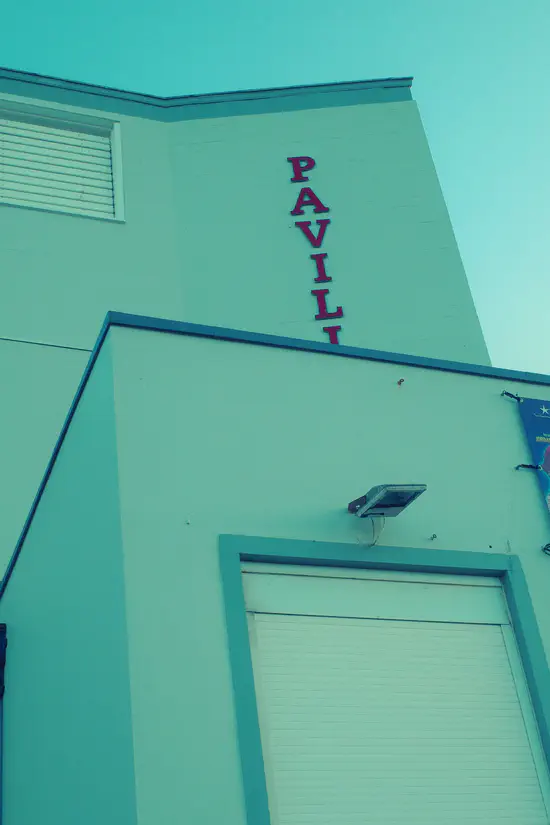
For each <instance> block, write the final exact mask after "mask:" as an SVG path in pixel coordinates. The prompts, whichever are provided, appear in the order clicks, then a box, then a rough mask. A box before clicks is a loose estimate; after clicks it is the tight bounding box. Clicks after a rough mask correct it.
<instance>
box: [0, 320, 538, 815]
mask: <svg viewBox="0 0 550 825" xmlns="http://www.w3.org/2000/svg"><path fill="white" fill-rule="evenodd" d="M504 389H506V390H507V391H509V392H511V393H520V394H522V395H528V396H531V397H540V398H542V399H544V398H548V393H549V392H550V390H549V387H548V381H547V380H546V383H545V380H544V379H543V380H541V382H540V383H538V382H537V381H536V380H534V381H533V383H531V384H530V383H529V382H528V381H527V382H525V381H520V380H519V376H518V380H515V379H514V375H513V374H511V375H507V376H502V375H500V374H496V375H492V376H491V375H486V376H483V375H470V374H463V373H459V372H456V371H453V370H452V369H449V367H448V366H447V367H445V365H442V369H431V368H428V366H425V365H423V364H422V361H420V362H419V363H418V364H416V365H412V364H409V365H404V364H399V363H388V362H385V361H381V360H376V358H375V359H374V360H368V359H367V360H365V359H355V358H351V357H338V356H336V355H330V354H325V353H319V352H306V351H299V350H294V349H285V348H274V347H269V346H262V345H261V344H251V343H245V342H239V341H225V340H220V339H215V338H214V339H213V338H204V337H196V336H194V335H178V334H171V333H169V332H158V331H146V330H143V329H133V328H126V327H117V326H114V327H111V328H110V331H109V332H108V334H107V338H106V341H105V343H104V344H103V347H102V349H101V351H100V355H99V358H98V360H97V362H96V363H95V366H94V367H93V370H92V373H91V378H90V380H89V382H88V384H87V386H86V389H85V391H84V395H83V396H82V398H81V400H80V401H79V403H78V406H77V407H76V412H75V414H74V417H73V419H72V422H71V424H70V426H69V429H68V432H67V435H66V436H65V439H64V441H63V444H62V447H61V451H60V453H59V455H58V458H57V460H56V462H55V464H54V467H53V471H52V473H51V475H50V477H49V480H48V482H47V485H46V487H45V491H44V493H43V496H42V498H41V500H40V504H39V506H38V509H37V511H36V513H35V516H34V519H33V521H32V523H31V527H30V530H29V533H28V536H27V539H26V541H25V542H24V543H23V545H22V549H21V555H20V557H19V561H18V562H17V565H16V567H15V572H14V574H13V576H12V578H11V580H10V582H9V583H8V586H7V590H6V593H5V595H4V597H3V598H2V600H1V601H0V621H3V622H6V623H7V625H8V628H9V638H10V649H9V657H8V667H7V691H6V697H5V714H6V744H5V759H6V776H5V783H6V788H7V795H6V809H5V825H26V822H29V825H30V823H31V822H34V821H36V819H35V817H36V815H37V811H38V807H33V806H35V805H36V806H38V805H39V804H40V805H41V806H42V807H41V808H40V810H41V819H40V821H41V822H44V823H45V825H49V823H50V822H51V823H52V825H53V823H55V825H69V823H72V822H74V821H75V816H76V813H77V812H78V804H79V799H81V794H82V793H90V792H91V791H90V789H91V786H92V784H93V786H94V791H93V793H94V794H95V795H96V798H97V799H100V800H101V802H102V804H104V803H106V802H109V803H110V804H111V802H110V801H111V798H114V800H115V803H114V804H111V807H109V809H108V810H109V813H108V814H107V815H105V814H104V815H103V817H102V819H101V821H102V822H105V825H107V823H110V822H112V823H113V825H115V823H118V822H124V823H125V822H133V821H134V820H135V821H136V822H138V823H139V824H140V825H165V824H166V825H168V823H172V822H174V820H175V819H176V820H177V819H181V820H182V821H186V820H187V819H189V820H190V821H193V822H200V823H201V825H211V824H212V825H214V823H217V822H219V821H221V820H222V819H223V821H224V822H226V823H228V825H250V823H247V822H246V815H245V808H244V796H243V782H242V776H241V767H240V757H239V748H238V743H237V737H236V722H235V707H234V700H233V687H232V681H231V674H230V664H229V652H228V641H227V633H226V625H225V615H224V603H223V597H222V583H221V576H220V566H219V555H218V543H219V536H220V535H221V534H231V535H245V536H251V537H254V536H257V537H261V538H266V537H267V538H277V539H302V540H307V541H308V542H309V543H313V544H314V543H315V542H318V543H319V544H320V547H322V546H323V543H325V542H337V543H339V545H340V546H342V545H343V546H348V547H349V552H350V554H352V555H353V556H356V558H357V559H358V560H361V559H362V558H364V557H365V556H366V555H372V552H373V551H372V550H371V549H369V547H368V545H369V544H370V542H371V540H372V536H371V530H370V525H369V523H368V522H367V523H365V522H362V521H360V520H358V519H356V518H353V517H352V516H350V515H349V513H348V512H347V510H346V507H347V503H348V502H349V501H350V500H352V499H353V498H356V497H357V496H358V495H360V494H361V493H363V492H365V491H366V490H367V489H368V488H369V487H370V486H372V485H374V484H377V483H381V482H384V481H392V482H395V481H411V480H414V481H416V482H422V483H426V484H427V485H428V490H427V492H426V493H425V494H424V495H423V496H422V497H421V498H420V499H419V500H418V501H417V502H415V504H414V505H413V506H411V508H410V509H408V510H407V511H406V512H405V513H404V514H403V515H402V516H400V517H399V518H398V519H389V520H388V523H387V525H386V527H385V529H384V533H383V536H382V539H381V541H380V545H381V546H379V547H378V548H377V549H376V548H375V551H376V552H379V553H380V557H381V558H383V557H384V554H385V553H395V549H396V548H403V549H404V550H405V552H406V551H407V550H409V549H410V552H411V554H412V553H417V552H418V550H419V549H420V550H422V549H424V550H430V549H431V550H434V551H458V554H459V555H460V553H461V552H464V554H465V555H464V558H465V562H464V564H465V566H467V564H468V556H467V555H466V554H467V553H468V551H474V552H475V553H481V554H484V553H485V554H487V558H488V559H491V560H492V559H493V558H495V556H494V554H500V555H501V557H502V556H506V555H508V556H510V557H518V558H519V560H520V562H521V565H522V567H523V570H524V573H525V576H526V580H527V585H528V589H529V593H530V597H531V600H532V605H533V610H534V613H535V615H536V619H537V622H538V626H539V630H540V634H541V637H542V644H543V647H544V650H545V653H546V657H548V653H549V651H550V614H549V611H548V608H547V587H546V577H547V564H548V559H547V557H546V556H545V555H544V554H542V553H541V552H540V547H541V546H542V545H543V544H545V543H546V541H547V533H548V513H547V511H546V508H545V506H544V502H543V500H542V497H541V495H540V491H539V490H538V487H537V479H536V475H534V474H532V473H529V472H528V471H525V472H519V471H517V470H516V469H515V467H516V465H517V464H519V463H523V462H526V463H528V462H529V455H528V449H527V446H526V443H525V441H524V437H523V434H522V430H521V426H520V421H519V415H518V409H517V404H516V402H515V401H513V400H511V399H508V398H505V397H503V396H502V391H503V390H504ZM252 542H253V539H252ZM249 544H250V540H249ZM308 546H311V544H309V545H308ZM385 548H386V549H385ZM412 548H415V549H414V550H413V549H412ZM442 555H444V552H442ZM52 645H53V649H52V647H51V646H52ZM46 651H47V652H46ZM46 658H47V662H46ZM46 664H47V665H48V667H49V670H48V671H47V673H46V675H45V678H42V677H41V678H40V679H39V678H38V675H39V674H40V673H41V670H42V668H44V667H46ZM67 697H69V701H67ZM46 704H47V707H48V709H51V712H50V710H48V712H47V713H46V712H45V705H46ZM22 730H23V736H21V735H20V731H22ZM36 730H40V731H44V733H45V736H44V739H43V741H41V742H40V743H38V746H37V742H36ZM53 747H55V749H56V750H55V753H56V755H57V754H61V757H62V758H61V762H56V761H55V760H50V759H49V758H48V757H49V755H50V754H51V750H52V748H53ZM70 754H72V755H73V757H74V754H77V755H78V759H79V760H82V761H76V763H75V761H74V758H73V762H71V763H69V755H70ZM73 763H74V764H73ZM73 769H74V770H76V771H80V770H83V771H84V772H85V776H84V778H82V777H81V778H80V779H79V778H78V777H79V776H80V774H79V773H78V776H77V775H75V776H74V779H73V780H71V781H70V782H69V783H68V784H69V789H68V790H67V776H69V777H72V776H73V774H72V773H71V770H73ZM89 770H90V771H91V775H88V774H87V773H86V772H87V771H89ZM31 776H32V777H33V779H32V781H33V787H34V786H35V785H36V793H35V798H36V800H37V801H36V802H35V801H33V799H32V798H31V800H29V799H28V794H27V792H26V786H27V784H28V782H29V779H30V777H31ZM79 782H80V785H79ZM82 783H84V785H83V784H82ZM60 784H61V785H62V788H63V793H64V794H65V796H64V797H63V804H61V802H60V801H59V799H58V798H57V797H56V796H55V792H56V791H55V789H56V788H58V787H59V785H60ZM98 785H99V786H101V792H100V791H98V790H97V786H98ZM73 786H74V788H75V789H76V790H75V791H74V793H73V790H72V788H73ZM94 804H95V803H94ZM98 805H99V802H98ZM21 811H22V812H23V813H24V816H25V817H27V818H26V819H25V818H22V814H21ZM91 811H92V813H95V814H97V810H96V809H95V808H93V807H92V809H91ZM110 811H112V812H113V813H112V815H111V813H110ZM92 813H90V818H89V820H86V819H83V818H82V817H80V818H78V821H83V822H86V821H90V823H91V822H92V821H98V820H97V818H96V819H95V820H94V819H93V816H92Z"/></svg>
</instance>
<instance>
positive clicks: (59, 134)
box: [0, 118, 110, 149]
mask: <svg viewBox="0 0 550 825" xmlns="http://www.w3.org/2000/svg"><path fill="white" fill-rule="evenodd" d="M0 131H6V132H8V133H10V134H21V135H28V136H29V137H35V138H38V137H39V138H48V139H51V140H55V139H59V140H62V141H63V142H67V143H70V142H71V141H75V142H80V141H85V142H86V143H89V144H90V146H105V147H106V148H107V149H108V148H109V145H110V138H109V135H108V134H105V135H99V134H93V133H91V132H81V131H79V130H76V129H75V130H73V129H55V128H52V127H50V126H43V125H40V124H35V123H27V122H26V121H21V120H7V119H6V118H0Z"/></svg>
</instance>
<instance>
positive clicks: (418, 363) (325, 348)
mask: <svg viewBox="0 0 550 825" xmlns="http://www.w3.org/2000/svg"><path fill="white" fill-rule="evenodd" d="M115 326H116V327H127V328H130V329H145V330H149V331H152V332H167V333H169V334H172V335H192V336H195V337H201V338H215V339H218V340H220V341H235V342H237V343H243V344H256V345H258V346H264V347H276V348H279V349H290V350H296V351H300V352H316V353H319V354H322V355H331V356H336V357H339V358H358V359H360V360H363V361H378V362H382V363H386V364H400V365H403V366H409V367H419V368H422V369H432V370H440V371H442V372H454V373H460V374H462V375H474V376H478V377H480V378H499V379H502V380H503V381H512V382H520V383H528V384H539V385H542V386H546V387H550V375H541V374H538V373H534V372H519V371H516V370H505V369H499V368H496V367H486V366H480V365H477V364H466V363H462V362H460V361H443V360H440V359H438V358H423V357H421V356H418V355H406V354H401V353H395V352H384V351H383V350H374V349H364V348H362V347H347V346H343V345H340V344H324V343H321V342H318V341H306V340H303V339H300V338H285V337H283V336H279V335H265V334H264V333H261V332H245V331H243V330H238V329H230V328H226V327H210V326H204V325H202V324H190V323H187V322H185V321H170V320H168V319H164V318H150V317H148V316H146V315H130V314H127V313H125V312H108V313H107V315H106V317H105V321H104V323H103V326H102V328H101V331H100V333H99V336H98V339H97V341H96V343H95V345H94V348H93V350H92V353H91V355H90V358H89V360H88V363H87V365H86V369H85V370H84V374H83V376H82V379H81V381H80V384H79V386H78V389H77V391H76V394H75V397H74V399H73V402H72V404H71V406H70V409H69V412H68V414H67V417H66V419H65V422H64V424H63V427H62V428H61V432H60V434H59V437H58V439H57V442H56V444H55V447H54V449H53V452H52V454H51V456H50V460H49V462H48V466H47V467H46V471H45V473H44V476H43V478H42V481H41V482H40V486H39V488H38V492H37V493H36V496H35V498H34V501H33V503H32V506H31V509H30V511H29V515H28V516H27V519H26V521H25V524H24V526H23V529H22V531H21V535H20V536H19V539H18V541H17V544H16V546H15V550H14V551H13V555H12V557H11V559H10V562H9V564H8V567H7V569H6V572H5V574H4V577H3V579H2V582H1V583H0V599H1V598H2V596H3V595H4V592H5V590H6V587H7V585H8V582H9V580H10V578H11V574H12V572H13V569H14V567H15V565H16V563H17V559H18V558H19V554H20V552H21V548H22V547H23V544H24V543H25V538H26V537H27V533H28V532H29V528H30V526H31V523H32V520H33V518H34V514H35V513H36V510H37V507H38V504H39V503H40V499H41V498H42V494H43V492H44V490H45V488H46V485H47V483H48V480H49V478H50V475H51V473H52V470H53V468H54V465H55V462H56V459H57V456H58V454H59V451H60V450H61V447H62V445H63V441H64V440H65V436H66V434H67V431H68V429H69V427H70V424H71V421H72V419H73V416H74V414H75V412H76V408H77V407H78V404H79V401H80V398H81V396H82V393H83V392H84V389H85V387H86V384H87V382H88V379H89V377H90V375H91V373H92V370H93V368H94V364H95V362H96V360H97V357H98V355H99V353H100V351H101V347H102V345H103V342H104V341H105V338H106V336H107V334H108V332H109V329H110V328H111V327H115Z"/></svg>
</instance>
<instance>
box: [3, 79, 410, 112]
mask: <svg viewBox="0 0 550 825" xmlns="http://www.w3.org/2000/svg"><path fill="white" fill-rule="evenodd" d="M411 85H412V77H390V78H383V79H378V80H357V81H351V82H342V83H319V84H312V85H308V86H287V87H281V88H273V89H250V90H242V91H236V92H221V93H218V94H200V95H181V96H176V97H162V96H159V95H149V94H141V93H139V92H127V91H123V90H121V89H112V88H109V87H106V86H95V85H93V84H91V83H81V82H78V81H73V80H63V79H62V78H57V77H49V76H47V75H38V74H33V73H31V72H20V71H16V70H14V69H5V68H2V67H0V94H2V93H5V94H12V95H19V96H23V97H30V98H34V99H37V98H38V99H40V100H47V101H50V102H56V103H62V104H65V105H71V106H82V107H85V108H90V109H99V110H103V111H109V112H116V113H119V114H128V115H133V116H136V117H146V118H151V119H154V120H161V121H178V120H190V119H195V118H203V117H227V116H235V115H242V114H264V113H268V112H280V111H292V110H299V109H311V108H324V107H328V106H348V105H354V104H358V103H384V102H394V101H400V100H411V91H410V89H411ZM0 108H1V100H0Z"/></svg>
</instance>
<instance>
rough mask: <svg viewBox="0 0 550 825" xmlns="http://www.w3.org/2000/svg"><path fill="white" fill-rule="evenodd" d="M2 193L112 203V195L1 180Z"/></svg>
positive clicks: (0, 190)
mask: <svg viewBox="0 0 550 825" xmlns="http://www.w3.org/2000/svg"><path fill="white" fill-rule="evenodd" d="M0 192H19V193H21V195H26V194H28V195H34V196H35V197H36V198H38V199H41V198H53V199H55V198H60V199H62V200H66V201H69V200H70V201H80V202H87V203H90V204H92V203H99V204H104V205H105V204H109V203H111V201H112V196H111V194H110V193H107V194H106V195H102V194H84V193H83V192H82V193H78V192H72V191H67V190H60V189H56V190H53V189H48V187H45V186H34V185H32V184H19V183H18V184H13V183H11V182H9V183H8V182H6V183H4V182H3V181H1V179H0Z"/></svg>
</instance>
